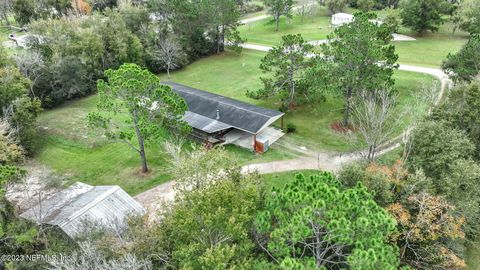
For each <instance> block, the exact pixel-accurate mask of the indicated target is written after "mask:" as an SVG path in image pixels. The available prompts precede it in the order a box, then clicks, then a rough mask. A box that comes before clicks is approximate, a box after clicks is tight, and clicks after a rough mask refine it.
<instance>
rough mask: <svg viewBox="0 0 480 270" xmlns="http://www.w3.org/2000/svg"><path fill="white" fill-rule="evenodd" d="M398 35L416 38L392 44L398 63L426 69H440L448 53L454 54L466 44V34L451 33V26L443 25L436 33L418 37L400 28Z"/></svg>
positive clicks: (449, 24) (459, 32)
mask: <svg viewBox="0 0 480 270" xmlns="http://www.w3.org/2000/svg"><path fill="white" fill-rule="evenodd" d="M400 33H402V34H405V35H409V36H412V37H414V38H416V39H417V40H416V41H403V42H394V44H395V49H396V51H397V53H398V55H399V62H400V63H404V64H412V65H417V66H426V67H437V68H438V67H440V66H441V64H442V61H443V60H444V59H445V58H446V57H447V55H448V54H449V53H455V52H457V51H458V50H460V48H462V46H463V45H464V44H465V43H466V42H467V39H468V34H466V33H464V32H461V31H457V32H456V33H455V34H453V33H452V24H451V23H445V24H444V25H442V26H441V27H440V29H439V31H438V32H437V33H426V34H425V35H423V36H418V35H417V34H416V33H412V32H411V31H410V30H408V29H405V28H402V29H401V31H400Z"/></svg>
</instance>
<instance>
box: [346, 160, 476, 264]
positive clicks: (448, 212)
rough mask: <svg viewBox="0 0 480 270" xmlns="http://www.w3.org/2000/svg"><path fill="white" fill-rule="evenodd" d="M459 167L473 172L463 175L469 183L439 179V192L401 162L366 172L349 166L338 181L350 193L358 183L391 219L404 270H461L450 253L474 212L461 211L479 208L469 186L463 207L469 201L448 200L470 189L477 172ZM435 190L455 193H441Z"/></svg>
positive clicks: (372, 165)
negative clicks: (395, 225) (395, 224)
mask: <svg viewBox="0 0 480 270" xmlns="http://www.w3.org/2000/svg"><path fill="white" fill-rule="evenodd" d="M464 165H466V166H467V167H468V166H470V165H467V164H462V165H461V166H460V167H463V168H464V169H467V170H468V171H472V170H471V169H473V171H476V172H475V173H473V174H471V173H468V175H465V176H466V177H467V178H468V179H465V180H463V179H462V180H460V179H461V178H462V177H461V176H460V177H453V178H448V179H444V180H442V181H443V182H437V183H438V186H436V183H434V181H432V179H431V178H428V177H426V176H425V175H424V174H423V173H422V172H421V171H416V172H415V173H414V174H412V173H410V172H409V171H408V170H407V169H406V168H405V166H404V164H403V162H401V161H397V162H395V164H394V165H392V166H384V165H379V164H375V163H370V164H368V166H366V167H364V166H360V165H358V164H355V165H351V166H348V167H346V168H343V169H342V171H341V172H340V176H339V178H340V180H341V181H342V182H343V183H345V185H347V186H349V187H352V186H355V185H357V184H358V183H362V184H364V185H366V186H367V188H368V190H369V191H370V192H372V194H374V196H375V197H374V199H375V201H376V202H377V203H379V204H380V205H382V206H383V207H386V209H387V210H388V211H389V212H390V213H391V214H392V215H393V216H394V217H395V219H396V221H397V229H398V231H397V232H396V233H394V234H393V236H392V237H391V240H393V242H395V243H396V244H397V246H398V247H399V248H400V258H401V262H402V264H403V265H409V266H411V267H412V269H438V267H441V268H442V269H462V267H463V266H464V265H465V262H464V261H463V260H462V254H461V252H459V250H458V248H455V247H458V245H459V244H461V243H462V242H463V241H464V240H463V239H464V237H465V232H468V231H469V227H470V225H469V224H468V219H469V218H472V217H474V215H472V214H473V213H477V212H478V210H476V209H473V210H474V211H472V212H470V213H467V211H464V209H467V208H463V207H462V206H464V207H468V211H470V210H472V208H470V206H473V205H478V199H476V198H475V197H471V196H470V194H471V193H474V194H475V192H473V190H477V189H476V188H473V186H471V185H469V184H468V185H466V186H465V188H469V189H470V188H473V189H472V190H469V191H466V192H465V195H467V197H468V199H466V200H465V201H464V202H467V201H469V203H467V204H464V202H462V203H461V204H458V203H459V201H454V200H453V199H454V196H451V195H454V194H457V195H460V194H461V193H462V191H461V190H462V188H461V186H462V185H464V184H466V183H472V184H473V183H474V182H473V181H471V180H470V179H472V176H473V175H475V174H476V173H477V172H478V169H475V168H474V167H470V168H467V167H464ZM460 167H459V168H460ZM455 170H456V169H455ZM458 172H460V171H458ZM474 178H475V177H473V179H474ZM456 181H458V182H457V183H455V182H456ZM474 181H475V180H474ZM438 187H445V189H452V190H456V191H454V192H453V193H452V192H450V193H449V192H443V193H441V191H439V190H438ZM447 196H448V197H447ZM477 198H478V195H477ZM477 208H478V207H477ZM466 215H468V216H466ZM466 219H467V223H466V222H465V221H466ZM475 222H476V224H478V221H476V219H472V223H475ZM408 269H410V268H408Z"/></svg>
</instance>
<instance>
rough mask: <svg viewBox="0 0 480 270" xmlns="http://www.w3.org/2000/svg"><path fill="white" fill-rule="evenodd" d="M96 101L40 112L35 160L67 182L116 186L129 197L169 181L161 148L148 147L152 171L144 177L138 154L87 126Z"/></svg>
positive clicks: (86, 99)
mask: <svg viewBox="0 0 480 270" xmlns="http://www.w3.org/2000/svg"><path fill="white" fill-rule="evenodd" d="M96 101H97V96H96V95H94V96H90V97H87V98H83V99H79V100H76V101H72V102H68V103H66V104H65V105H63V106H61V107H59V108H57V109H54V110H48V111H45V112H44V113H42V114H41V115H40V117H39V119H38V124H39V129H40V135H41V136H40V138H39V140H38V149H37V151H36V155H35V158H36V159H37V160H38V161H40V162H41V163H42V164H44V165H46V166H48V167H50V168H52V169H53V170H54V171H55V172H57V173H59V174H63V175H66V176H67V178H68V179H69V182H70V183H72V182H76V181H80V182H84V183H87V184H91V185H119V186H120V187H122V188H123V189H124V190H125V191H126V192H128V193H129V194H131V195H135V194H137V193H139V192H141V191H144V190H147V189H149V188H151V187H154V186H156V185H158V184H160V183H163V182H165V181H167V180H169V179H170V177H169V175H168V174H167V172H166V168H167V166H168V159H167V156H166V155H165V154H164V151H163V150H162V149H161V148H160V146H150V147H147V157H148V162H149V166H150V169H151V172H150V173H149V174H147V175H143V174H141V173H140V159H139V156H138V154H137V153H135V152H134V151H132V150H131V148H129V147H128V146H127V145H126V144H124V143H121V142H110V141H108V140H106V139H105V138H103V137H102V136H101V134H100V133H98V132H94V131H92V130H90V129H89V128H88V127H87V126H86V115H87V113H88V112H90V111H93V110H95V104H96Z"/></svg>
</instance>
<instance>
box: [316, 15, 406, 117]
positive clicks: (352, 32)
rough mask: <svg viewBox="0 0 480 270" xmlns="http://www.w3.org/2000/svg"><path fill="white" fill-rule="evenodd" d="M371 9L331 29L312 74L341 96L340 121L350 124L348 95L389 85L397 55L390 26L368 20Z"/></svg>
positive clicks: (391, 83) (321, 83) (322, 84)
mask: <svg viewBox="0 0 480 270" xmlns="http://www.w3.org/2000/svg"><path fill="white" fill-rule="evenodd" d="M375 18H376V16H375V15H374V14H371V13H366V14H365V13H364V14H362V13H359V14H356V16H355V20H354V21H353V22H352V23H350V24H346V25H343V26H341V27H338V28H336V29H335V31H334V34H333V35H331V36H329V37H328V39H329V42H327V43H324V44H322V45H321V49H322V53H323V56H322V57H318V58H317V59H316V64H315V69H316V71H315V72H313V74H314V76H313V77H312V78H311V80H315V81H317V82H316V84H317V85H320V86H319V87H322V88H326V89H329V91H330V92H331V93H334V94H337V95H340V96H343V98H344V99H345V110H344V118H343V124H344V126H349V125H350V117H351V115H350V114H351V103H352V98H353V97H354V96H357V94H358V93H360V92H361V91H367V92H368V91H373V90H379V89H390V88H391V87H392V86H393V85H394V83H395V81H394V80H393V78H392V76H393V72H394V70H395V69H396V68H398V65H396V64H395V63H396V61H397V59H398V55H397V54H395V46H394V45H392V44H391V43H390V41H391V40H392V33H391V29H390V28H389V27H388V26H387V25H385V24H382V25H377V24H375V23H374V22H372V21H371V20H372V19H375Z"/></svg>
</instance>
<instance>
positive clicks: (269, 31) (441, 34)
mask: <svg viewBox="0 0 480 270" xmlns="http://www.w3.org/2000/svg"><path fill="white" fill-rule="evenodd" d="M347 12H349V13H353V12H354V10H348V11H347ZM294 14H295V15H294V16H293V18H292V19H286V18H284V17H282V19H281V22H280V28H279V31H275V25H274V24H268V22H269V21H270V19H264V20H260V21H256V22H253V23H250V24H247V25H243V26H241V27H240V33H241V35H242V37H245V38H246V39H247V43H253V44H260V45H268V46H275V45H278V44H279V43H280V42H281V37H282V36H283V35H287V34H299V33H300V34H302V36H303V37H304V38H305V39H306V40H309V41H311V40H321V39H326V38H327V35H328V34H330V33H331V32H332V31H333V29H332V28H330V16H329V15H328V12H327V10H326V9H325V8H324V7H320V8H317V12H316V15H315V16H313V17H312V18H306V19H305V20H304V22H303V23H302V22H301V18H300V17H299V16H298V15H296V14H297V13H296V12H294ZM380 16H381V15H380ZM400 33H401V34H405V35H409V36H413V37H414V38H416V39H417V40H416V41H397V42H394V44H395V47H396V51H397V53H398V55H399V63H402V64H411V65H417V66H426V67H440V65H441V63H442V61H443V60H444V59H445V57H446V56H447V55H448V53H454V52H457V51H458V50H459V49H460V48H461V47H462V45H463V44H465V42H466V41H467V38H468V35H467V34H466V33H463V32H460V31H457V32H456V33H455V34H452V25H451V23H445V24H444V25H442V26H441V27H440V29H439V31H438V32H437V33H427V34H425V35H424V36H418V35H417V34H416V33H413V32H411V31H410V30H409V29H406V28H402V29H401V30H400Z"/></svg>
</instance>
